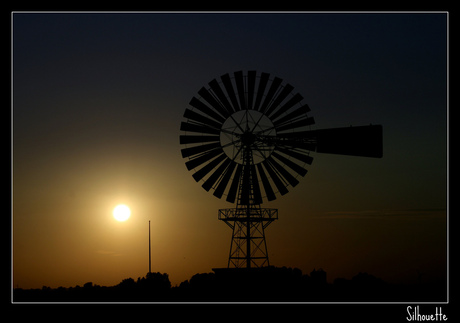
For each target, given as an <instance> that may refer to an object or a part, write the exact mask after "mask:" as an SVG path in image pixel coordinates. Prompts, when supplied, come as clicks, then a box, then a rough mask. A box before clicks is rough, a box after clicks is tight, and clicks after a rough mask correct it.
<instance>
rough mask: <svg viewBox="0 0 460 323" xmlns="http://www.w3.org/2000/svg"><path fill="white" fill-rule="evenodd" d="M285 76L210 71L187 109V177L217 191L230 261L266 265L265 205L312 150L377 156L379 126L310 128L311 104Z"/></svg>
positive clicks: (301, 172)
mask: <svg viewBox="0 0 460 323" xmlns="http://www.w3.org/2000/svg"><path fill="white" fill-rule="evenodd" d="M293 90H294V87H293V86H292V85H290V84H289V83H287V84H283V80H282V79H281V78H278V77H272V78H271V77H270V74H268V73H260V74H258V73H257V72H256V71H248V72H247V74H244V73H243V72H242V71H237V72H235V73H233V76H231V75H230V74H228V73H227V74H224V75H222V76H221V77H220V80H217V79H213V80H212V81H210V82H209V83H208V87H202V88H201V89H200V90H199V91H198V98H197V97H192V99H191V101H190V103H189V105H190V107H189V108H186V109H185V113H184V118H186V119H187V121H184V122H182V123H181V127H180V130H181V131H183V134H182V135H181V136H180V144H181V145H184V146H183V147H184V148H182V150H181V153H182V157H183V158H188V161H186V163H185V165H186V167H187V169H188V170H194V171H195V172H194V173H193V175H192V176H193V178H194V179H195V181H197V182H200V181H201V182H202V187H203V188H204V189H205V190H206V191H212V192H213V195H214V196H216V197H217V198H223V197H224V196H225V199H226V201H227V202H230V203H236V207H234V208H226V209H220V210H219V212H218V218H219V220H221V221H223V222H224V223H225V224H227V225H228V226H229V227H230V228H231V229H232V240H231V245H230V252H229V258H228V266H227V267H228V268H255V267H264V266H269V265H270V263H269V259H268V252H267V244H266V240H265V229H266V228H267V227H268V226H269V225H270V224H271V223H272V222H273V221H275V220H277V219H278V210H277V209H273V208H263V207H262V206H261V204H262V203H263V202H264V201H273V200H275V199H276V198H277V197H278V196H280V195H285V194H286V193H288V192H289V190H290V189H291V188H292V187H295V186H297V184H298V183H299V177H303V176H305V175H306V174H307V167H308V166H309V165H311V164H312V161H313V157H312V156H311V152H317V153H329V154H341V155H351V156H363V157H375V158H381V157H382V126H380V125H369V126H359V127H344V128H333V129H319V130H314V129H312V126H313V125H314V124H315V120H314V118H313V117H310V116H308V113H309V112H310V107H309V106H308V105H307V104H306V103H303V97H302V96H301V95H300V94H299V93H294V92H293Z"/></svg>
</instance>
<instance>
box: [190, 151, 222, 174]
mask: <svg viewBox="0 0 460 323" xmlns="http://www.w3.org/2000/svg"><path fill="white" fill-rule="evenodd" d="M223 153H224V151H223V150H222V148H220V147H219V148H216V149H214V150H210V151H208V152H206V153H204V154H202V155H200V156H197V157H195V158H193V159H190V160H189V161H188V162H186V163H185V166H187V169H188V170H192V169H194V168H196V167H198V166H200V165H201V164H203V163H205V162H207V161H209V160H211V159H212V158H214V157H216V156H218V155H220V154H223Z"/></svg>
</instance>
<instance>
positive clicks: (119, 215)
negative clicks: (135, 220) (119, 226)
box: [112, 204, 131, 222]
mask: <svg viewBox="0 0 460 323" xmlns="http://www.w3.org/2000/svg"><path fill="white" fill-rule="evenodd" d="M112 213H113V217H114V218H115V220H117V221H120V222H124V221H126V220H128V219H129V217H130V215H131V210H130V209H129V207H128V206H126V205H124V204H119V205H117V206H116V207H115V208H114V209H113V212H112Z"/></svg>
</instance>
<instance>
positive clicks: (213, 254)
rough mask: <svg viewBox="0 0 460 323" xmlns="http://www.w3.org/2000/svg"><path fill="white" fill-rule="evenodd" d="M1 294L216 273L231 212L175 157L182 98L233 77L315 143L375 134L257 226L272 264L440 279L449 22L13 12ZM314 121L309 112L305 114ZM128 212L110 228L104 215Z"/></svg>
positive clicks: (415, 17) (317, 158) (322, 158)
mask: <svg viewBox="0 0 460 323" xmlns="http://www.w3.org/2000/svg"><path fill="white" fill-rule="evenodd" d="M12 17H13V109H12V117H13V119H12V125H13V130H12V131H13V132H12V134H13V177H12V191H13V200H12V205H13V213H12V217H13V228H12V232H13V275H14V276H13V283H14V286H15V287H16V286H19V287H23V288H40V287H41V286H43V285H46V286H51V287H58V286H67V287H68V286H75V285H77V284H79V285H83V284H84V283H86V282H88V281H92V282H93V283H94V284H99V285H107V286H110V285H114V284H117V283H118V282H120V281H121V280H122V279H124V278H128V277H132V278H134V279H136V278H137V277H139V276H141V277H142V276H145V274H146V273H147V271H148V221H149V220H151V228H152V271H155V272H156V271H159V272H166V273H168V274H169V277H170V280H171V282H172V284H173V285H175V284H179V283H180V282H181V281H184V280H185V279H189V278H190V277H191V276H192V275H193V274H195V273H199V272H210V271H211V268H216V267H226V265H227V260H228V251H229V247H230V239H231V230H230V229H229V228H228V227H227V226H226V225H225V224H224V223H223V222H220V221H218V219H217V212H218V209H219V208H229V207H232V204H229V203H227V202H226V201H225V199H222V200H219V199H217V198H215V197H214V196H213V195H212V194H210V193H209V192H206V191H205V190H203V189H202V188H201V187H200V186H201V185H200V184H199V183H196V182H195V181H194V179H193V178H192V176H191V175H192V173H191V172H189V171H187V169H186V167H185V165H184V163H185V161H186V160H185V159H182V157H181V154H180V149H181V146H180V145H179V135H180V134H181V132H180V130H179V128H180V122H181V121H185V119H183V117H182V115H183V113H184V110H185V108H186V107H187V106H188V102H189V101H190V99H191V97H192V96H196V95H197V94H196V92H197V91H198V90H199V89H200V88H201V87H202V86H204V85H206V84H207V83H208V82H209V81H211V80H212V79H213V78H216V77H219V76H220V75H222V74H225V73H232V72H234V71H238V70H243V71H245V72H246V71H247V70H257V71H258V72H262V71H263V72H268V73H271V74H272V75H275V76H278V77H280V78H282V79H283V80H284V81H285V82H289V83H290V84H292V85H293V86H294V88H295V91H297V92H299V93H301V94H302V95H303V97H304V98H305V99H304V101H305V102H306V103H308V105H309V106H310V108H311V113H310V114H311V116H313V117H314V118H315V120H316V129H321V128H329V127H341V126H349V125H356V126H358V125H367V124H371V123H372V124H382V125H383V131H384V137H383V140H384V157H383V158H382V159H374V158H360V157H350V156H338V155H327V154H315V153H313V157H314V161H313V164H312V165H311V166H310V167H309V172H308V174H307V175H306V176H305V178H303V179H301V181H300V184H299V185H298V186H297V187H295V188H294V189H292V190H291V192H290V193H289V194H287V195H285V196H283V197H280V198H278V199H277V200H275V201H273V202H270V203H264V204H263V207H272V208H278V209H279V220H278V221H277V222H275V223H273V224H272V225H271V226H270V227H269V228H268V229H267V230H266V234H267V244H268V251H269V256H270V263H271V264H272V265H275V266H288V267H298V268H300V269H302V270H303V272H304V273H309V272H310V271H311V270H313V268H320V267H321V268H323V269H324V270H325V271H326V272H327V273H328V280H329V281H330V282H332V281H333V279H335V278H337V277H344V278H348V279H349V278H351V277H352V276H354V275H355V274H357V273H358V272H368V273H371V274H373V275H375V276H378V277H381V278H383V279H384V280H387V281H390V282H407V283H415V282H416V281H417V279H418V274H417V272H419V273H422V274H423V276H422V279H424V280H437V279H439V278H442V277H443V276H445V272H446V259H447V254H446V251H447V248H446V224H447V201H446V200H447V15H446V14H445V13H438V14H425V13H423V14H422V13H418V14H402V13H398V14H383V13H372V14H370V13H366V14H362V13H361V14H349V13H342V14H337V13H335V14H333V13H322V14H318V13H314V14H312V13H295V14H294V13H244V14H234V13H233V14H230V13H225V14H223V13H220V14H217V13H213V14H204V13H201V14H198V13H195V14H190V13H189V14H185V13H181V14H165V13H156V14H154V13H150V14H148V13H144V14H112V13H104V14H63V13H56V14H43V13H33V14H30V13H15V14H13V16H12ZM310 114H309V115H310ZM120 203H125V204H127V205H129V206H130V207H131V210H132V215H131V218H130V219H129V220H128V221H127V222H124V223H120V222H116V221H115V220H114V219H113V217H112V213H111V212H112V209H113V208H114V207H115V206H116V205H117V204H120Z"/></svg>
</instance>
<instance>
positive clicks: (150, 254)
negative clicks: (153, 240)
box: [149, 220, 152, 274]
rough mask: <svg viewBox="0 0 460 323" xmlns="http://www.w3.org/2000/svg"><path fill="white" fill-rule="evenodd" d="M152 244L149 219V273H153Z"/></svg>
mask: <svg viewBox="0 0 460 323" xmlns="http://www.w3.org/2000/svg"><path fill="white" fill-rule="evenodd" d="M150 249H151V244H150V220H149V274H150V273H152V252H151V250H150Z"/></svg>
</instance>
